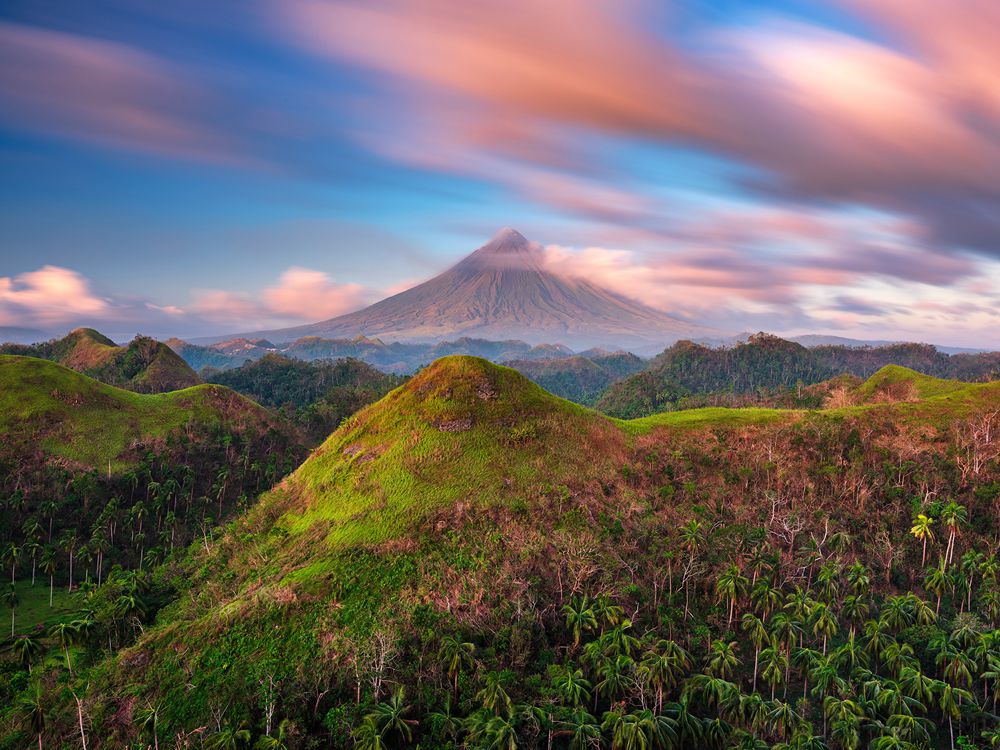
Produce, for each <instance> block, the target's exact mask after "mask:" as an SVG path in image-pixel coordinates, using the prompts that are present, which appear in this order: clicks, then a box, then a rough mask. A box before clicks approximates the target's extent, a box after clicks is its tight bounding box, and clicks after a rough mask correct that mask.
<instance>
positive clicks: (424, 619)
mask: <svg viewBox="0 0 1000 750" xmlns="http://www.w3.org/2000/svg"><path fill="white" fill-rule="evenodd" d="M889 375H891V376H892V377H891V378H890V379H894V380H899V379H900V378H901V375H902V374H901V373H899V372H895V371H892V372H890V373H889ZM885 380H886V377H885V374H883V376H880V378H879V379H878V382H883V381H885ZM918 390H919V391H920V392H921V393H925V394H928V395H929V398H926V399H923V400H917V401H905V402H902V401H901V402H898V403H872V404H867V405H860V406H850V407H843V408H838V409H833V410H829V411H822V410H820V411H805V410H777V409H772V410H766V409H749V410H741V409H697V410H692V411H689V412H674V413H670V414H663V415H657V416H655V417H651V418H647V419H643V420H637V421H634V422H618V421H615V420H611V419H608V418H606V417H603V416H601V415H599V414H597V413H595V412H592V411H589V410H587V409H585V408H583V407H580V406H577V405H575V404H572V403H570V402H568V401H564V400H562V399H559V398H556V397H554V396H552V395H550V394H548V393H547V392H545V391H544V390H542V389H541V388H540V387H538V386H537V385H535V384H533V383H531V382H529V381H527V380H526V379H525V378H523V377H522V376H521V375H520V374H518V373H517V372H516V371H514V370H511V369H507V368H504V367H498V366H495V365H491V364H489V363H487V362H486V361H484V360H479V359H474V358H469V357H447V358H444V359H441V360H438V361H437V362H435V363H434V364H433V365H431V366H430V367H428V368H426V369H425V370H424V371H422V372H421V373H419V374H418V375H416V376H414V377H413V378H412V379H411V380H410V381H408V382H407V383H406V384H405V385H403V386H402V387H400V388H397V389H396V390H394V391H393V392H391V393H390V394H388V395H387V396H386V397H385V398H383V399H382V400H381V401H379V402H377V403H375V404H372V405H371V406H369V407H366V408H365V409H363V410H362V411H361V412H359V413H358V414H356V415H354V416H353V417H351V418H349V419H348V420H346V422H345V423H344V424H343V425H342V426H341V427H340V429H338V430H337V431H336V432H335V433H334V434H333V435H331V436H330V438H329V439H328V440H327V441H326V442H325V443H324V444H323V445H322V446H320V447H319V448H317V449H316V450H315V451H314V452H313V454H312V456H311V457H310V458H309V459H308V460H307V461H306V462H305V463H304V464H303V465H302V466H301V467H300V468H299V469H298V470H297V471H295V472H294V473H293V474H291V475H290V476H289V477H288V478H287V479H286V480H285V481H284V482H282V483H281V484H280V485H279V486H278V487H276V488H275V489H274V490H272V491H271V492H270V493H268V494H266V495H265V496H264V497H263V498H262V499H261V501H260V502H259V503H258V504H257V505H256V506H254V507H253V508H252V509H251V510H250V511H249V512H248V513H247V514H246V515H245V516H244V517H243V518H242V519H241V520H239V521H238V522H237V523H236V524H235V525H234V526H233V527H232V528H231V530H230V531H229V532H228V533H227V534H226V535H225V537H223V538H222V539H219V540H218V541H217V542H215V543H214V544H212V545H202V544H199V545H195V546H193V547H191V548H190V550H189V551H188V555H187V558H186V559H185V560H184V561H183V562H182V563H181V564H179V565H177V566H175V567H173V568H171V569H170V570H165V571H163V576H164V577H163V578H162V580H161V585H163V586H165V587H166V589H167V590H169V591H173V593H170V594H169V596H170V598H172V599H173V603H171V604H169V605H168V606H167V607H166V608H165V609H163V610H162V611H161V612H160V613H159V615H158V616H157V619H156V623H155V625H154V624H152V623H151V624H149V625H147V626H146V628H145V630H144V632H143V633H142V634H140V635H139V637H138V640H137V642H136V644H135V645H134V646H131V647H129V648H126V649H125V650H123V651H121V652H120V653H119V654H117V655H115V656H112V657H111V658H109V659H105V660H103V661H102V660H101V659H100V658H98V659H97V661H95V662H93V664H94V666H93V668H92V669H90V671H89V672H87V678H86V679H87V680H88V681H90V683H91V692H90V695H91V698H90V699H88V700H89V702H88V706H89V711H90V715H89V719H90V720H91V721H92V722H93V726H94V727H95V730H94V732H93V739H94V742H95V746H97V747H105V746H110V745H111V744H113V743H114V742H120V741H124V740H125V739H127V738H128V737H135V736H136V731H137V730H136V729H134V727H135V724H131V725H130V724H128V723H127V722H126V723H125V724H120V723H115V722H116V721H117V720H113V718H112V717H114V716H119V715H120V711H121V708H120V706H121V703H120V701H121V700H123V698H122V696H126V695H127V696H137V697H138V700H139V701H140V702H141V703H142V705H146V702H147V701H148V702H149V704H150V705H153V704H155V705H158V706H160V719H159V721H161V722H162V725H163V729H164V735H163V736H164V737H165V736H168V734H169V736H174V734H176V733H177V732H179V731H191V730H192V729H194V728H196V727H198V726H203V725H205V723H206V722H208V721H210V720H211V717H212V715H213V714H216V715H218V712H219V711H220V710H223V709H224V711H225V722H226V724H227V725H229V726H234V727H235V726H239V725H240V724H241V723H244V722H248V723H249V724H250V725H252V726H257V727H258V729H259V727H261V726H262V724H260V722H261V721H262V718H261V717H262V716H263V715H264V713H266V711H267V706H268V705H269V701H280V705H281V707H282V708H281V711H282V714H283V715H285V716H289V717H295V719H294V722H295V727H296V731H298V732H299V733H300V734H301V736H302V737H305V736H306V735H308V736H310V737H316V738H320V737H325V738H327V739H326V740H324V741H329V739H330V738H331V737H332V738H334V744H335V745H338V746H339V745H341V744H344V745H347V744H350V740H349V739H347V737H346V735H345V734H343V732H344V731H345V730H344V729H343V727H344V726H345V725H344V724H342V723H341V722H346V726H350V725H352V724H353V723H354V722H355V721H359V720H360V719H359V717H358V714H356V713H353V712H354V711H355V710H358V711H361V710H362V709H360V708H356V706H357V703H356V700H357V695H358V691H362V692H363V693H364V694H365V695H369V696H371V695H372V692H373V691H375V692H378V693H379V694H380V695H382V696H384V695H385V694H386V690H387V688H380V687H378V685H379V682H380V681H381V680H386V681H390V680H391V682H392V683H393V684H400V685H404V686H406V688H407V691H408V694H409V695H410V696H413V700H419V701H421V704H422V705H428V706H431V705H438V706H440V703H439V702H437V703H435V701H439V700H440V697H441V695H445V694H447V693H448V692H449V688H448V687H447V685H448V684H449V681H450V679H451V678H450V677H449V676H448V675H447V674H445V673H442V672H441V669H442V668H440V667H438V666H436V665H437V664H438V663H439V660H438V658H437V653H438V650H439V647H440V648H443V647H441V646H440V639H441V638H442V637H443V635H442V634H447V633H456V632H457V633H460V634H462V636H463V637H464V638H466V639H469V640H471V642H473V643H474V644H476V645H475V651H476V663H477V664H479V665H480V666H479V667H478V668H477V669H478V670H482V671H481V672H479V671H477V672H475V673H471V672H470V673H469V674H467V675H466V676H465V677H463V678H462V681H464V682H462V681H460V687H459V692H460V694H461V700H462V701H463V705H464V704H465V702H466V701H472V699H473V695H474V694H475V693H476V691H477V690H479V689H480V688H481V687H482V685H483V684H485V683H484V681H488V680H487V678H489V675H490V674H500V675H507V677H505V678H503V679H505V680H506V683H505V684H506V685H507V689H508V690H509V691H510V692H511V693H512V694H513V695H514V696H515V697H516V699H518V700H520V699H522V698H527V697H528V696H530V695H531V694H532V692H533V691H535V690H538V689H540V688H539V687H538V685H539V684H540V683H539V682H538V681H539V680H544V679H547V678H545V677H544V675H540V674H539V672H538V670H542V671H543V672H544V669H545V667H544V665H545V664H546V663H550V662H552V661H553V660H555V659H557V658H560V659H561V658H562V657H557V652H556V651H553V650H552V649H553V648H558V649H559V650H560V653H562V652H563V650H565V649H566V648H567V646H566V642H565V641H560V640H559V638H560V637H559V636H556V635H554V634H555V633H558V632H560V631H561V628H562V622H563V619H564V618H563V615H562V614H560V607H561V606H562V605H563V604H565V603H566V602H567V601H569V599H570V598H571V597H573V596H575V595H578V594H580V593H583V592H589V593H592V594H594V595H596V594H598V593H602V592H603V593H605V594H608V595H611V596H613V597H614V599H615V600H616V601H619V602H621V603H622V605H623V606H624V608H625V610H626V611H627V612H629V613H634V614H632V615H631V618H632V619H634V620H635V619H637V620H638V621H640V622H642V623H643V625H642V627H644V628H650V629H652V632H659V633H660V635H659V636H658V637H667V636H666V633H667V632H668V631H669V629H670V628H672V627H673V626H672V625H669V623H670V622H672V621H673V620H671V618H674V617H679V616H680V615H681V611H680V610H678V609H677V607H679V606H681V604H682V603H683V597H682V601H681V603H678V602H677V601H676V598H671V601H673V602H674V604H673V605H671V607H672V608H671V607H668V608H667V609H662V606H661V605H655V601H656V599H657V598H658V597H661V596H662V597H666V596H667V594H666V593H665V591H663V590H660V589H658V588H657V586H658V585H659V584H656V583H655V581H661V583H662V585H663V586H666V579H665V578H663V576H666V575H667V570H668V569H669V568H664V567H663V566H664V565H666V564H667V562H666V561H667V560H669V559H676V558H664V557H663V555H664V554H666V552H667V550H669V549H671V548H674V547H673V545H678V544H680V542H679V541H678V537H677V529H678V528H679V527H680V526H681V525H683V524H684V523H687V521H688V520H690V519H697V520H698V522H699V523H700V524H703V525H704V527H705V528H706V529H708V528H717V531H714V532H712V533H713V534H714V537H713V538H714V541H713V543H712V546H711V548H710V549H709V548H706V551H705V552H704V555H705V562H704V563H703V564H705V565H708V566H712V565H713V564H715V563H713V562H711V561H713V560H725V559H726V556H728V555H731V554H733V553H734V550H739V549H744V550H746V549H748V548H747V547H745V546H744V545H748V544H751V543H752V544H759V543H761V540H764V541H765V542H766V543H768V544H769V545H774V547H773V548H774V550H775V552H776V554H781V555H784V554H787V555H789V556H791V557H794V556H795V555H796V554H797V551H796V550H797V549H798V548H797V546H796V545H795V543H794V540H793V541H792V542H789V541H783V540H784V539H785V536H783V535H786V534H787V533H788V531H787V530H788V529H789V528H806V527H808V528H812V529H815V528H822V527H823V524H826V528H827V531H828V532H829V531H830V530H831V529H836V530H838V531H839V532H843V535H844V537H843V538H844V539H846V540H847V541H846V544H847V545H848V547H847V548H844V549H847V550H850V552H849V553H842V554H850V555H851V556H853V557H852V559H861V560H864V561H865V562H866V563H867V564H868V565H871V566H872V567H873V572H872V577H873V578H877V579H878V587H879V588H880V590H882V591H886V590H888V591H891V585H888V586H887V583H886V582H891V581H892V580H894V579H893V576H904V577H905V575H906V574H905V570H906V565H912V555H913V554H916V555H917V558H918V561H919V546H918V545H917V546H915V545H912V544H908V543H907V542H906V538H907V536H908V535H907V531H908V528H909V521H910V513H911V499H912V498H913V497H915V496H920V495H919V493H920V492H921V488H922V487H923V486H924V485H925V483H927V482H930V481H934V482H936V483H937V485H936V486H939V487H941V488H945V487H947V488H949V491H950V492H952V493H954V494H955V495H956V496H960V497H963V498H964V501H965V502H967V503H968V504H969V506H970V514H979V513H986V514H987V515H988V511H985V510H983V507H986V506H988V505H989V503H990V502H992V498H993V497H995V496H997V495H998V494H1000V489H998V491H997V492H994V493H993V494H992V495H991V494H990V493H989V492H980V493H978V494H977V492H978V491H973V490H975V487H974V486H970V485H969V484H967V483H963V482H962V481H960V480H959V479H958V478H957V474H956V473H955V471H954V467H953V466H950V465H948V463H947V462H942V460H941V458H940V457H941V456H942V455H950V453H949V446H953V445H954V444H956V442H957V441H959V440H960V437H959V435H958V434H957V433H950V432H949V430H950V429H951V428H950V425H952V423H953V422H954V421H955V420H956V419H971V418H978V417H979V415H981V414H983V413H985V412H986V410H988V409H989V407H990V406H991V405H992V406H993V407H994V408H995V404H996V403H998V402H1000V384H985V385H977V386H971V387H968V388H964V389H951V390H948V389H945V388H944V387H943V386H940V385H933V384H930V383H927V382H925V381H923V380H921V381H920V385H919V387H918ZM133 398H136V397H133ZM862 428H863V430H862ZM928 428H931V429H928ZM896 451H904V452H905V456H906V461H907V462H908V463H907V466H909V467H910V469H909V470H908V472H907V473H906V474H905V475H900V473H899V471H898V470H897V466H898V461H899V460H900V456H902V455H903V454H902V453H900V454H897V453H896ZM990 467H991V468H990V470H989V474H988V475H983V476H982V477H980V482H981V483H982V482H985V483H986V484H988V483H989V481H994V482H996V477H997V475H996V466H995V462H994V463H993V464H990ZM860 486H863V487H866V488H868V489H866V490H865V491H864V492H860V491H859V490H858V487H860ZM995 486H997V487H998V488H1000V485H995ZM980 506H983V507H980ZM713 524H716V526H713ZM880 534H886V535H887V536H886V539H889V540H890V541H891V543H892V544H893V545H900V549H901V550H906V551H907V552H906V555H905V556H894V557H892V558H889V564H888V567H886V568H885V570H884V572H883V571H882V569H881V568H878V566H879V565H880V564H881V563H879V560H880V559H881V558H879V557H878V556H877V555H874V554H872V553H871V552H869V551H868V550H869V549H874V547H873V546H872V545H873V544H874V540H876V539H878V538H881V537H880V536H879V535H880ZM671 540H673V541H671ZM747 540H757V541H755V542H751V541H747ZM963 543H964V544H965V543H971V537H970V538H968V539H966V542H963ZM671 554H673V553H671ZM685 554H686V553H685ZM906 560H909V561H910V562H909V563H907V562H906ZM670 564H672V563H670ZM678 564H679V563H678ZM718 564H721V562H720V563H718ZM876 570H877V571H878V572H877V574H876ZM679 574H680V573H679V571H677V570H675V573H674V575H679ZM678 580H679V579H678ZM709 580H712V579H709ZM671 585H672V586H679V585H680V584H679V583H677V582H676V581H675V582H674V583H673V584H671ZM704 585H705V586H708V585H709V583H708V582H706V583H705V584H704ZM657 592H659V593H657ZM708 593H709V592H707V591H703V593H698V592H697V591H695V592H691V596H692V599H693V601H695V602H697V603H696V604H693V605H692V606H696V607H697V608H698V611H699V613H700V614H699V615H698V617H699V618H707V620H700V621H701V622H704V623H707V624H704V625H701V626H699V627H704V628H707V631H706V632H710V633H720V634H722V633H725V632H726V623H725V618H724V617H723V618H722V619H721V621H720V620H719V616H718V614H717V613H716V614H713V611H714V610H712V609H711V605H710V602H711V601H712V600H711V598H710V597H708ZM111 595H116V594H114V593H113V591H112V594H111ZM703 595H704V598H703ZM706 608H707V609H706ZM657 613H658V614H657ZM658 618H666V619H665V620H660V619H658ZM675 637H680V636H677V635H675ZM553 639H555V640H553ZM683 639H684V640H685V642H686V643H687V644H688V647H689V648H696V646H697V644H698V642H699V641H698V639H697V638H695V639H693V640H692V639H691V636H690V635H686V636H683ZM559 643H562V645H558V644H559ZM379 649H385V652H384V653H382V655H381V656H380V655H379V654H380V651H379ZM750 656H751V659H752V657H753V654H752V652H751V654H750ZM380 659H387V660H389V662H390V666H386V663H385V662H380V661H379V660H380ZM380 663H381V664H382V666H378V665H379V664H380ZM390 669H391V671H389V670H390ZM373 670H374V671H373ZM379 670H382V671H379ZM376 673H377V674H376ZM357 675H362V676H361V677H358V676H357ZM78 679H80V680H82V679H83V678H82V677H79V678H78ZM456 679H457V678H456ZM490 679H492V678H490ZM357 680H361V681H362V682H361V683H360V684H359V683H357ZM373 680H374V682H373ZM438 680H441V681H442V686H441V687H440V690H439V691H438V693H434V691H433V690H432V691H431V692H424V693H421V688H420V685H421V684H424V685H425V689H426V690H429V689H430V687H431V685H433V684H437V681H438ZM426 681H429V682H426ZM261 685H270V686H272V687H271V688H268V689H269V690H273V691H277V692H276V693H268V692H267V690H265V691H264V692H262V691H261ZM373 686H374V687H373ZM466 691H468V692H466ZM269 695H270V696H271V697H268V696H269ZM434 695H437V696H438V697H437V698H435V697H434ZM420 696H423V697H420ZM130 700H131V698H130ZM427 710H430V709H429V708H428V709H427ZM352 717H354V718H352ZM72 719H73V714H72V712H71V711H70V707H67V708H66V713H65V721H66V722H67V724H66V726H67V727H69V728H71V727H72ZM98 728H99V731H98ZM67 731H70V729H67ZM260 731H262V730H260ZM420 731H421V732H423V733H424V734H423V736H424V737H425V740H427V742H428V746H434V747H436V746H439V745H435V744H434V743H433V742H431V740H432V739H433V737H434V736H435V735H433V734H432V733H431V729H430V727H429V726H428V727H425V728H423V729H421V730H420ZM99 732H100V733H103V736H104V737H106V738H107V739H106V740H100V741H98V740H97V739H96V735H98V733H99ZM338 737H339V738H340V739H339V740H338V739H336V738H338Z"/></svg>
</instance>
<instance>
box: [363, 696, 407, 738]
mask: <svg viewBox="0 0 1000 750" xmlns="http://www.w3.org/2000/svg"><path fill="white" fill-rule="evenodd" d="M411 708H412V707H411V706H408V705H406V700H405V694H404V693H403V688H399V689H398V690H396V692H395V693H393V694H392V696H391V697H390V698H389V700H387V701H385V702H383V703H377V704H376V705H375V707H374V708H373V709H372V710H371V712H370V713H368V714H366V715H365V721H366V722H370V723H371V724H372V725H373V726H375V727H376V728H377V729H378V732H379V735H380V736H381V737H387V736H390V735H396V736H397V737H398V738H399V740H400V741H402V742H410V741H411V740H412V739H413V727H414V726H416V725H417V724H418V722H417V720H416V719H407V718H406V714H408V713H409V712H410V709H411Z"/></svg>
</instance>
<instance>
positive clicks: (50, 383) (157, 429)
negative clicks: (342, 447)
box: [0, 355, 274, 471]
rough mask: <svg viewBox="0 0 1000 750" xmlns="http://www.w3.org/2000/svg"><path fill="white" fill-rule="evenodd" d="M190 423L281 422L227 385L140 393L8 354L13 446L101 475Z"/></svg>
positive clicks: (1, 360) (4, 396)
mask: <svg viewBox="0 0 1000 750" xmlns="http://www.w3.org/2000/svg"><path fill="white" fill-rule="evenodd" d="M189 423H198V424H200V425H202V426H212V425H221V424H230V425H232V426H234V427H236V426H238V425H241V424H248V425H249V424H253V423H256V424H258V425H261V426H264V425H269V424H273V423H274V422H273V418H272V417H271V416H270V415H269V414H268V413H267V412H266V411H265V410H264V409H262V408H261V407H259V406H258V405H257V404H255V403H253V402H252V401H250V400H249V399H246V398H244V397H242V396H240V395H238V394H236V393H233V392H232V391H230V390H229V389H227V388H223V387H221V386H211V385H199V386H195V387H193V388H187V389H184V390H180V391H174V392H172V393H163V394H139V393H133V392H130V391H126V390H122V389H120V388H115V387H112V386H109V385H105V384H104V383H100V382H98V381H96V380H94V379H92V378H89V377H86V376H84V375H81V374H80V373H78V372H75V371H73V370H70V369H69V368H67V367H63V366H62V365H58V364H56V363H54V362H49V361H47V360H43V359H36V358H33V357H19V356H13V355H0V434H2V435H4V438H5V440H6V441H7V445H8V447H11V446H19V445H20V446H25V447H31V448H32V449H35V448H40V449H41V450H42V451H43V452H44V453H45V454H47V455H50V456H54V457H60V458H65V459H68V460H70V461H73V462H74V463H78V464H82V465H84V466H87V467H92V468H96V469H102V470H103V469H106V468H107V465H108V463H109V462H110V463H111V466H112V470H113V471H117V470H120V469H121V468H122V467H124V466H127V465H128V464H130V463H132V462H134V460H135V459H136V454H135V450H134V446H135V445H136V444H137V443H147V444H155V442H156V441H157V440H160V439H162V438H165V437H166V436H167V435H168V434H169V433H171V432H173V431H176V430H179V429H181V428H183V427H184V426H185V425H187V424H189Z"/></svg>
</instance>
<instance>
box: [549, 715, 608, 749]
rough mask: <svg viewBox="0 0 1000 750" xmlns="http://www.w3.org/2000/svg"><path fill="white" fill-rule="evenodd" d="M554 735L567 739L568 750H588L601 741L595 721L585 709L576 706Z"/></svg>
mask: <svg viewBox="0 0 1000 750" xmlns="http://www.w3.org/2000/svg"><path fill="white" fill-rule="evenodd" d="M560 726H561V727H562V728H561V729H559V730H558V731H557V732H556V734H557V735H564V736H566V737H568V746H569V748H570V750H590V748H593V747H596V746H597V745H598V744H599V743H600V740H601V726H600V724H598V723H597V719H595V718H594V717H593V716H591V715H590V714H589V713H587V711H586V709H584V708H582V707H580V706H577V707H576V708H575V709H573V712H572V713H571V714H569V716H567V717H566V718H565V719H564V720H563V721H562V722H560Z"/></svg>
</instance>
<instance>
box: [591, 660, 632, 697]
mask: <svg viewBox="0 0 1000 750" xmlns="http://www.w3.org/2000/svg"><path fill="white" fill-rule="evenodd" d="M633 665H634V662H633V661H632V660H631V659H630V658H629V657H628V656H626V655H625V654H618V656H616V657H614V658H612V659H606V660H605V661H604V663H603V664H601V667H600V669H599V670H598V675H599V676H600V678H601V681H600V682H598V683H597V685H596V688H597V692H598V693H600V694H601V695H603V696H605V697H606V698H608V699H609V700H614V697H615V696H616V695H619V694H621V693H622V692H623V691H624V689H625V686H626V685H627V684H628V682H629V679H630V677H631V674H632V667H633ZM595 703H596V701H595Z"/></svg>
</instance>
